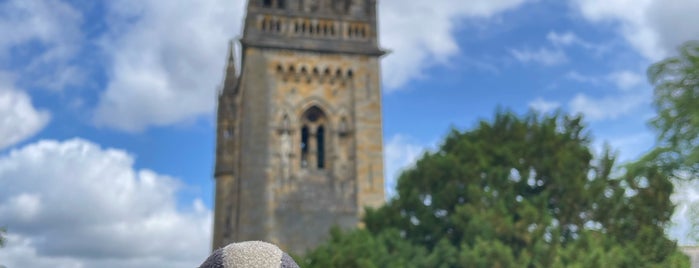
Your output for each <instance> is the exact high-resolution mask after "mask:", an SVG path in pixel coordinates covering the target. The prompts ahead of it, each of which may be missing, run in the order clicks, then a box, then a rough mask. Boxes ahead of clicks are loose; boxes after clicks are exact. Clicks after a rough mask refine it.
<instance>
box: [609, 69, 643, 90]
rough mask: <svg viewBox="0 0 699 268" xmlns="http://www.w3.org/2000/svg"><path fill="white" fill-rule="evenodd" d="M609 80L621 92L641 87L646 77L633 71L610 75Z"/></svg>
mask: <svg viewBox="0 0 699 268" xmlns="http://www.w3.org/2000/svg"><path fill="white" fill-rule="evenodd" d="M608 79H609V80H610V81H611V82H613V83H614V84H615V85H616V86H617V87H618V88H619V89H621V90H629V89H632V88H635V87H637V86H639V85H641V84H642V83H643V81H644V76H642V75H640V74H638V73H636V72H632V71H619V72H615V73H612V74H611V75H609V77H608Z"/></svg>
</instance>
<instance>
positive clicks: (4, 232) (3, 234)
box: [0, 227, 7, 248]
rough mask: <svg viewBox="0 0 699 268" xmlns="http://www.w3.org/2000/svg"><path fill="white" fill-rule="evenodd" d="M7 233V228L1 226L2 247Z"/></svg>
mask: <svg viewBox="0 0 699 268" xmlns="http://www.w3.org/2000/svg"><path fill="white" fill-rule="evenodd" d="M5 234H7V229H5V227H0V248H1V247H4V246H5Z"/></svg>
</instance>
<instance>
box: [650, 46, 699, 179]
mask: <svg viewBox="0 0 699 268" xmlns="http://www.w3.org/2000/svg"><path fill="white" fill-rule="evenodd" d="M648 78H649V80H650V82H651V84H652V85H653V86H654V87H655V91H654V93H655V97H654V106H655V108H656V110H657V112H658V115H657V116H656V117H655V118H654V119H653V120H652V121H651V124H652V126H653V127H654V128H655V129H656V130H657V131H658V142H659V144H658V146H657V148H656V149H655V150H654V151H653V152H651V153H650V154H649V155H648V156H646V158H645V160H644V161H641V163H652V164H660V165H661V166H662V167H663V171H664V172H666V173H668V174H671V175H673V176H674V177H676V178H681V179H687V178H697V177H699V42H696V41H695V42H687V43H685V44H684V45H683V46H682V47H680V49H679V54H678V55H677V56H674V57H670V58H668V59H665V60H663V61H661V62H658V63H656V64H654V65H652V66H651V67H650V68H649V69H648Z"/></svg>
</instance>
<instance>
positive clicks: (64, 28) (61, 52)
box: [0, 0, 84, 89]
mask: <svg viewBox="0 0 699 268" xmlns="http://www.w3.org/2000/svg"><path fill="white" fill-rule="evenodd" d="M0 10H2V12H0V33H2V38H0V62H2V61H13V62H14V64H19V65H21V66H22V67H21V68H17V71H18V72H22V73H23V76H24V77H27V78H28V77H31V79H29V78H28V80H29V81H28V82H33V83H36V84H37V85H39V86H41V87H44V88H49V89H62V88H64V87H66V86H68V85H75V84H78V83H80V82H81V81H82V80H83V79H84V75H83V73H82V71H81V70H79V69H78V68H77V67H75V66H71V65H70V64H69V63H68V62H69V61H70V60H71V59H73V58H74V57H75V55H76V53H78V51H79V50H80V47H81V45H82V43H83V41H84V39H83V35H82V32H81V31H80V25H81V24H82V21H83V19H82V14H80V12H78V11H77V10H75V9H74V8H73V7H72V6H70V5H68V4H66V3H65V2H63V1H26V0H9V1H3V2H0ZM28 44H39V46H35V47H34V48H32V49H35V50H37V51H36V52H32V53H31V54H29V55H27V53H17V51H13V50H12V49H13V48H18V47H22V46H23V45H28ZM20 51H21V50H20ZM20 69H21V70H20Z"/></svg>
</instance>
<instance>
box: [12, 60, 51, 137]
mask: <svg viewBox="0 0 699 268" xmlns="http://www.w3.org/2000/svg"><path fill="white" fill-rule="evenodd" d="M9 80H10V79H9V78H8V76H7V75H6V74H2V73H0V150H2V149H4V148H7V147H9V146H12V145H14V144H17V143H18V142H21V141H23V140H25V139H27V138H29V137H31V136H34V134H36V133H37V132H39V131H40V130H41V129H43V128H44V127H45V126H46V124H48V122H49V119H50V115H49V113H48V112H47V111H44V110H39V109H37V108H36V107H34V105H33V104H32V100H31V97H29V95H27V94H26V93H25V92H23V91H19V90H16V89H14V88H13V87H12V85H11V83H10V81H9Z"/></svg>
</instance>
